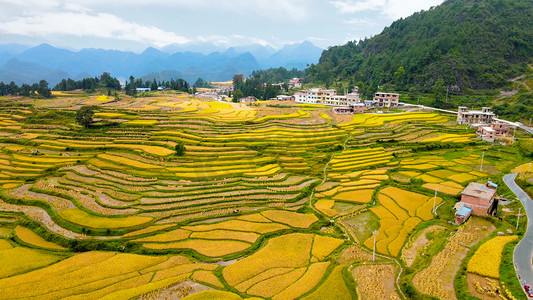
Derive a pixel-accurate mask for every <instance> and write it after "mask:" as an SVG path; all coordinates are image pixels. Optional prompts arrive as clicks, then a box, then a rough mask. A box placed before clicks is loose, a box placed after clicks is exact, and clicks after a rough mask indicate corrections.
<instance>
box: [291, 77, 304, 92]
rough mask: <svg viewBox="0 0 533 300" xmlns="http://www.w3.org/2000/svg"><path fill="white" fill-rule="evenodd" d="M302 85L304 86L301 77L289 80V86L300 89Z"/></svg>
mask: <svg viewBox="0 0 533 300" xmlns="http://www.w3.org/2000/svg"><path fill="white" fill-rule="evenodd" d="M301 87H302V82H301V81H300V78H293V79H291V80H289V88H291V89H298V88H301Z"/></svg>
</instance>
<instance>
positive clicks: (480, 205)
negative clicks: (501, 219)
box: [458, 181, 498, 216]
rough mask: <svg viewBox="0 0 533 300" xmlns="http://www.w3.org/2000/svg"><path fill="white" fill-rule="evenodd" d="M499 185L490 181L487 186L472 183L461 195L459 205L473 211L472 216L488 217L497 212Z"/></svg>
mask: <svg viewBox="0 0 533 300" xmlns="http://www.w3.org/2000/svg"><path fill="white" fill-rule="evenodd" d="M497 188H498V185H497V184H495V183H493V182H491V181H489V182H487V183H486V184H482V183H477V182H472V183H470V184H469V185H468V186H467V187H466V188H465V189H464V190H463V192H462V193H461V202H459V203H458V205H461V204H462V206H466V207H468V208H470V209H472V214H474V215H478V216H488V215H492V214H494V213H496V212H497V208H498V201H496V200H495V199H494V197H495V196H496V190H497Z"/></svg>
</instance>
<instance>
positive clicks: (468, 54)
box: [308, 0, 533, 92]
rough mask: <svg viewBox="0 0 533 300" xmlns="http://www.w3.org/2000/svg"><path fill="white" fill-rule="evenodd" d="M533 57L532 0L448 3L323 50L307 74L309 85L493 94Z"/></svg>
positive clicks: (458, 0)
mask: <svg viewBox="0 0 533 300" xmlns="http://www.w3.org/2000/svg"><path fill="white" fill-rule="evenodd" d="M532 59H533V2H532V1H530V0H512V1H505V0H448V1H446V2H444V3H443V4H442V5H440V6H438V7H435V8H433V9H430V10H429V11H422V12H419V13H415V14H414V15H412V16H410V17H408V18H406V19H400V20H398V21H396V22H394V23H392V25H391V26H390V27H387V28H385V29H384V30H383V32H382V33H381V34H379V35H377V36H374V37H373V38H371V39H367V40H364V41H360V42H358V43H355V42H349V43H347V44H346V45H343V46H337V47H331V48H330V49H328V50H326V51H324V53H323V54H322V57H321V58H320V61H319V64H318V65H315V66H311V67H310V68H309V69H308V74H309V77H310V79H311V80H312V81H315V82H322V83H332V82H333V81H336V80H343V81H347V82H352V83H353V82H358V81H363V82H374V81H377V83H378V84H385V83H390V84H394V85H396V88H397V89H398V90H405V89H407V88H408V87H409V86H412V85H416V86H417V87H419V88H421V90H426V91H429V90H430V89H431V87H432V86H433V84H434V83H435V82H436V81H437V80H439V79H442V80H444V83H445V84H446V85H447V86H448V87H449V88H450V90H451V91H458V92H459V91H464V90H465V89H468V88H471V89H493V88H498V87H502V86H506V85H507V84H508V83H509V82H508V79H509V78H512V77H515V76H517V75H520V74H521V73H523V72H524V71H525V70H527V67H526V64H527V63H528V62H531V60H532Z"/></svg>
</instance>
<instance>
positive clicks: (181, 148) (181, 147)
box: [174, 142, 185, 156]
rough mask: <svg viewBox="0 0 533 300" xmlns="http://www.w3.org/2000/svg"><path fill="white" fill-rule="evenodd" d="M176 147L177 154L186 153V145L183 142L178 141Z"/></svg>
mask: <svg viewBox="0 0 533 300" xmlns="http://www.w3.org/2000/svg"><path fill="white" fill-rule="evenodd" d="M174 149H175V150H176V156H183V154H185V145H184V144H183V142H178V143H177V144H176V146H175V147H174Z"/></svg>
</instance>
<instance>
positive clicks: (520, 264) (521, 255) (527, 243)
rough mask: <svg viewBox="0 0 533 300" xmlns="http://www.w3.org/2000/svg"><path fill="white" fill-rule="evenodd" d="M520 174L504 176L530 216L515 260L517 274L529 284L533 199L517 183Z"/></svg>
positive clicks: (532, 270) (532, 265) (532, 266)
mask: <svg viewBox="0 0 533 300" xmlns="http://www.w3.org/2000/svg"><path fill="white" fill-rule="evenodd" d="M517 175H518V174H516V173H515V174H509V175H505V176H504V177H503V181H504V182H505V184H506V185H507V186H508V187H509V188H510V189H511V191H512V192H513V193H514V194H515V195H516V196H517V197H518V199H520V201H521V202H522V205H524V208H525V210H526V214H527V216H528V218H527V219H528V224H527V231H526V234H525V235H524V238H523V239H522V240H521V241H520V243H519V244H518V245H517V246H516V248H515V250H514V255H513V261H514V264H515V266H517V269H516V274H517V275H518V276H520V278H521V280H520V283H521V284H522V285H523V282H524V280H525V281H526V283H527V284H530V285H531V284H533V263H532V261H531V260H532V258H533V200H531V198H530V197H529V196H528V195H527V194H526V193H525V192H524V191H523V190H522V189H521V188H520V187H519V186H518V185H517V184H516V183H515V181H514V180H515V179H516V176H517Z"/></svg>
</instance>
